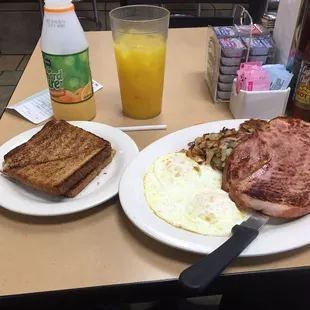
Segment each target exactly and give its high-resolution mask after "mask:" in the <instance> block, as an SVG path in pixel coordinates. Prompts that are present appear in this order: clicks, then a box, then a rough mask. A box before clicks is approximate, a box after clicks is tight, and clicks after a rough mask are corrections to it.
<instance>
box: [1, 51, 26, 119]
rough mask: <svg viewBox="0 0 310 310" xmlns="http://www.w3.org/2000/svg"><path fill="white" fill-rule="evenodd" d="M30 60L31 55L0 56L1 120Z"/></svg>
mask: <svg viewBox="0 0 310 310" xmlns="http://www.w3.org/2000/svg"><path fill="white" fill-rule="evenodd" d="M29 58H30V55H0V118H1V115H2V113H3V111H4V109H5V107H6V106H7V104H8V102H9V100H10V98H11V96H12V94H13V91H14V89H15V86H16V85H17V83H18V81H19V79H20V77H21V75H22V74H23V71H24V69H25V67H26V65H27V63H28V61H29Z"/></svg>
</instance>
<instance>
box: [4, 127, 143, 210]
mask: <svg viewBox="0 0 310 310" xmlns="http://www.w3.org/2000/svg"><path fill="white" fill-rule="evenodd" d="M70 123H71V124H72V125H74V126H78V127H81V128H83V129H85V130H87V131H89V132H92V133H94V134H95V135H97V136H99V137H102V138H104V139H106V140H108V141H110V142H111V144H112V147H113V148H114V149H115V150H116V154H115V156H114V157H113V160H112V162H111V163H110V164H109V165H108V166H107V167H106V168H104V169H103V170H102V172H101V173H100V174H99V176H98V177H96V178H95V179H94V180H93V181H92V182H91V183H90V184H89V185H88V186H87V187H86V188H85V189H84V190H83V191H82V192H81V193H80V194H79V195H77V196H76V197H75V198H65V197H56V196H50V195H48V194H44V193H40V192H38V191H35V190H32V189H30V188H28V187H25V186H23V185H21V184H18V183H15V182H14V181H11V180H10V179H8V178H6V177H4V176H2V175H0V206H2V207H4V208H6V209H8V210H11V211H14V212H17V213H22V214H28V215H38V216H55V215H63V214H70V213H75V212H79V211H83V210H86V209H89V208H92V207H95V206H97V205H99V204H101V203H103V202H105V201H107V200H108V199H110V198H112V197H113V196H115V195H116V194H117V193H118V186H119V181H120V179H121V176H122V174H123V172H124V169H125V167H126V166H127V165H128V164H129V162H130V161H131V160H132V159H133V158H134V157H135V156H136V155H137V154H138V153H139V150H138V147H137V145H136V144H135V142H134V141H133V140H132V139H131V138H130V137H129V136H128V135H127V134H125V133H123V132H122V131H120V130H118V129H116V128H113V127H111V126H107V125H103V124H100V123H94V122H70ZM41 128H42V127H38V128H34V129H31V130H28V131H26V132H24V133H22V134H20V135H18V136H16V137H14V138H13V139H11V140H9V141H8V142H6V143H5V144H3V145H2V146H1V147H0V163H2V161H3V157H4V155H5V154H6V153H7V152H9V151H10V150H11V149H13V148H15V147H16V146H18V145H20V144H22V143H24V142H26V141H28V140H29V139H30V138H31V137H32V136H33V135H34V134H36V133H37V132H38V131H39V130H40V129H41Z"/></svg>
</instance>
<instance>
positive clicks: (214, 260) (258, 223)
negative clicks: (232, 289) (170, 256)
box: [179, 213, 269, 293]
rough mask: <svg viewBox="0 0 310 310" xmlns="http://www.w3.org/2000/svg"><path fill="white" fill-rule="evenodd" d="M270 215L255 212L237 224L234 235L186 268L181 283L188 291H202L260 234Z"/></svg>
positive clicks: (233, 230)
mask: <svg viewBox="0 0 310 310" xmlns="http://www.w3.org/2000/svg"><path fill="white" fill-rule="evenodd" d="M268 220H269V217H268V216H265V215H262V214H258V213H253V214H252V215H251V216H250V217H249V218H248V219H247V220H246V221H244V222H242V223H241V224H240V225H235V226H234V227H233V228H232V230H231V232H232V236H231V237H230V238H229V239H228V240H227V241H226V242H225V243H223V244H222V245H221V246H220V247H218V248H217V249H216V250H215V251H213V252H212V253H210V254H209V255H208V256H206V257H204V258H202V259H201V260H199V261H198V262H197V263H195V264H194V265H192V266H190V267H189V268H187V269H185V270H184V271H183V272H182V273H181V274H180V276H179V283H180V285H181V286H182V287H183V289H185V290H186V291H188V292H191V293H202V292H204V291H205V289H206V288H207V287H208V285H209V284H210V283H211V282H212V281H213V280H214V279H215V278H216V277H217V276H219V275H220V274H221V272H222V271H223V270H224V269H225V268H226V267H227V266H228V265H229V264H230V263H231V262H232V261H233V260H234V259H235V258H236V257H237V256H238V255H239V254H240V253H241V252H242V251H243V250H244V249H245V248H246V247H247V246H248V245H249V244H250V243H251V242H252V241H253V240H254V239H255V238H256V237H257V236H258V233H259V229H260V228H261V227H262V226H264V225H265V224H266V223H267V221H268Z"/></svg>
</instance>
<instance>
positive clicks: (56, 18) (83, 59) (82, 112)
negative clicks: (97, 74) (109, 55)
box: [41, 0, 96, 120]
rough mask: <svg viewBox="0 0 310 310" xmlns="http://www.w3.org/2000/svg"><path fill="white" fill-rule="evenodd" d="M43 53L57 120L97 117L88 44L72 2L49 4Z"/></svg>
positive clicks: (49, 1)
mask: <svg viewBox="0 0 310 310" xmlns="http://www.w3.org/2000/svg"><path fill="white" fill-rule="evenodd" d="M41 50H42V55H43V62H44V66H45V71H46V76H47V81H48V86H49V90H50V96H51V103H52V108H53V114H54V117H55V118H56V119H64V120H90V119H92V118H93V117H94V116H95V115H96V106H95V98H94V92H93V86H92V78H91V71H90V64H89V53H88V42H87V39H86V37H85V34H84V31H83V29H82V26H81V24H80V22H79V20H78V18H77V16H76V14H75V11H74V5H73V4H72V3H71V1H70V0H46V1H45V6H44V20H43V27H42V36H41Z"/></svg>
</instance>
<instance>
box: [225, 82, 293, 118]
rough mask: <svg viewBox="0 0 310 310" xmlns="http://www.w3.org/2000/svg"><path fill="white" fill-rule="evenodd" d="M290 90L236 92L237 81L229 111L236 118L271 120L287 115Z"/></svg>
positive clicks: (234, 85)
mask: <svg viewBox="0 0 310 310" xmlns="http://www.w3.org/2000/svg"><path fill="white" fill-rule="evenodd" d="M290 90H291V89H290V88H287V89H284V90H268V91H244V90H240V91H239V93H237V91H236V79H234V82H233V88H232V92H231V97H230V103H229V109H230V111H231V113H232V115H233V117H234V118H260V119H271V118H274V117H277V116H281V115H285V110H286V105H287V100H288V97H289V94H290Z"/></svg>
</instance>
